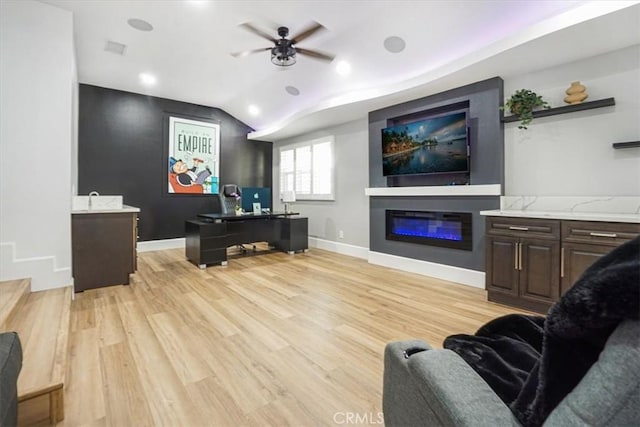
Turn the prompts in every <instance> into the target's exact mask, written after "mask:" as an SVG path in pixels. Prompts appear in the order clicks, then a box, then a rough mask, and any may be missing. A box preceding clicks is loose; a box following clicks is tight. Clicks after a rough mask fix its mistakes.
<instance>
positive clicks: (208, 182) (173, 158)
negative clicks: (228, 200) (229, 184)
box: [167, 117, 220, 194]
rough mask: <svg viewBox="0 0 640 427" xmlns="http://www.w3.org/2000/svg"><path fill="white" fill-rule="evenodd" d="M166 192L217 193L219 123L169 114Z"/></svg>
mask: <svg viewBox="0 0 640 427" xmlns="http://www.w3.org/2000/svg"><path fill="white" fill-rule="evenodd" d="M168 167H169V168H168V173H167V178H168V180H169V185H168V191H169V193H176V194H177V193H182V194H218V190H219V189H218V186H219V180H220V125H218V124H215V123H210V122H202V121H197V120H190V119H183V118H181V117H169V162H168Z"/></svg>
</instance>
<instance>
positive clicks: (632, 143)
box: [613, 141, 640, 148]
mask: <svg viewBox="0 0 640 427" xmlns="http://www.w3.org/2000/svg"><path fill="white" fill-rule="evenodd" d="M632 147H640V141H629V142H614V143H613V148H632Z"/></svg>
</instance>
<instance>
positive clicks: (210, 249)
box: [185, 212, 309, 269]
mask: <svg viewBox="0 0 640 427" xmlns="http://www.w3.org/2000/svg"><path fill="white" fill-rule="evenodd" d="M295 215H298V213H292V212H287V213H285V212H273V213H270V214H260V215H254V214H245V215H229V214H200V215H198V219H193V220H189V221H186V223H185V235H186V246H185V254H186V256H187V259H188V260H189V261H191V262H192V263H194V264H195V265H197V266H198V267H200V268H202V269H204V268H206V266H207V265H209V264H222V265H226V264H227V248H228V247H229V246H234V245H240V244H243V243H253V242H268V243H269V245H270V246H273V247H275V248H277V249H279V250H281V251H284V252H287V253H289V254H293V253H294V252H297V251H305V250H307V249H308V247H309V246H308V235H309V233H308V219H307V218H300V217H297V218H293V216H295Z"/></svg>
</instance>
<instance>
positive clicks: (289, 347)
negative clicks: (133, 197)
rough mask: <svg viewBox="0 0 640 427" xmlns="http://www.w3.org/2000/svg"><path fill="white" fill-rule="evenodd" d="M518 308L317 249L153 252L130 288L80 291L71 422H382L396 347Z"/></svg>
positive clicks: (69, 387)
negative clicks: (388, 364) (198, 262)
mask: <svg viewBox="0 0 640 427" xmlns="http://www.w3.org/2000/svg"><path fill="white" fill-rule="evenodd" d="M514 311H516V310H514V309H509V308H507V307H502V306H499V305H496V304H493V303H488V302H486V294H485V292H484V291H483V290H480V289H474V288H470V287H467V286H462V285H456V284H453V283H449V282H444V281H441V280H436V279H430V278H427V277H424V276H419V275H415V274H410V273H403V272H400V271H396V270H392V269H388V268H384V267H379V266H374V265H370V264H368V263H367V262H366V261H364V260H360V259H357V258H351V257H346V256H342V255H337V254H334V253H331V252H325V251H321V250H317V249H312V250H311V251H310V252H308V253H304V254H296V255H293V256H290V255H287V254H284V253H271V254H268V255H262V256H254V257H245V258H241V259H233V260H230V261H229V265H228V266H227V267H209V268H208V269H207V270H206V271H201V270H199V269H198V268H196V267H195V266H194V265H192V264H190V263H189V262H187V261H186V260H185V257H184V251H183V250H168V251H158V252H148V253H141V254H139V257H138V272H137V273H136V274H134V275H133V276H132V283H131V285H130V286H115V287H110V288H103V289H99V290H92V291H87V292H84V293H82V294H77V295H76V300H75V301H74V302H73V304H72V312H71V331H70V350H69V352H70V353H69V367H68V372H67V377H66V378H67V382H66V384H65V406H66V408H65V409H66V410H65V412H66V418H65V420H64V421H63V423H61V424H62V425H66V426H82V425H95V426H146V425H171V426H178V425H182V426H208V425H211V426H227V425H228V426H240V425H256V426H264V425H274V426H283V425H294V426H306V425H309V426H311V425H314V426H315V425H318V426H322V425H335V424H337V423H340V422H341V421H343V422H342V423H343V424H344V420H345V419H346V418H345V417H346V414H347V413H352V414H359V416H360V417H361V418H360V419H361V420H362V419H363V418H362V417H367V418H366V419H368V420H370V421H371V422H372V423H374V424H375V423H376V422H377V421H378V420H379V418H378V414H379V413H381V398H382V371H383V350H384V346H385V344H386V343H387V342H389V341H393V340H402V339H410V338H421V339H425V340H426V341H428V342H430V343H431V344H432V345H434V346H435V347H441V343H442V340H443V339H444V338H445V337H446V336H447V335H450V334H452V333H461V332H467V333H472V332H474V331H475V330H476V329H477V328H478V327H479V326H480V325H482V324H483V323H485V322H486V321H488V320H490V319H492V318H495V317H497V316H500V315H503V314H507V313H511V312H514Z"/></svg>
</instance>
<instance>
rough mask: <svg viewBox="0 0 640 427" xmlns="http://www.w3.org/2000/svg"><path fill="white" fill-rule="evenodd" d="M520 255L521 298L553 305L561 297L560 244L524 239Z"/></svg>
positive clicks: (521, 243)
mask: <svg viewBox="0 0 640 427" xmlns="http://www.w3.org/2000/svg"><path fill="white" fill-rule="evenodd" d="M519 252H520V253H519V254H518V258H519V259H518V268H519V270H520V277H519V279H520V281H519V292H520V297H521V298H523V299H527V300H529V301H533V302H543V303H553V302H554V301H557V300H558V298H559V297H560V243H559V242H557V241H550V240H534V239H522V240H521V241H520V251H519Z"/></svg>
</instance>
